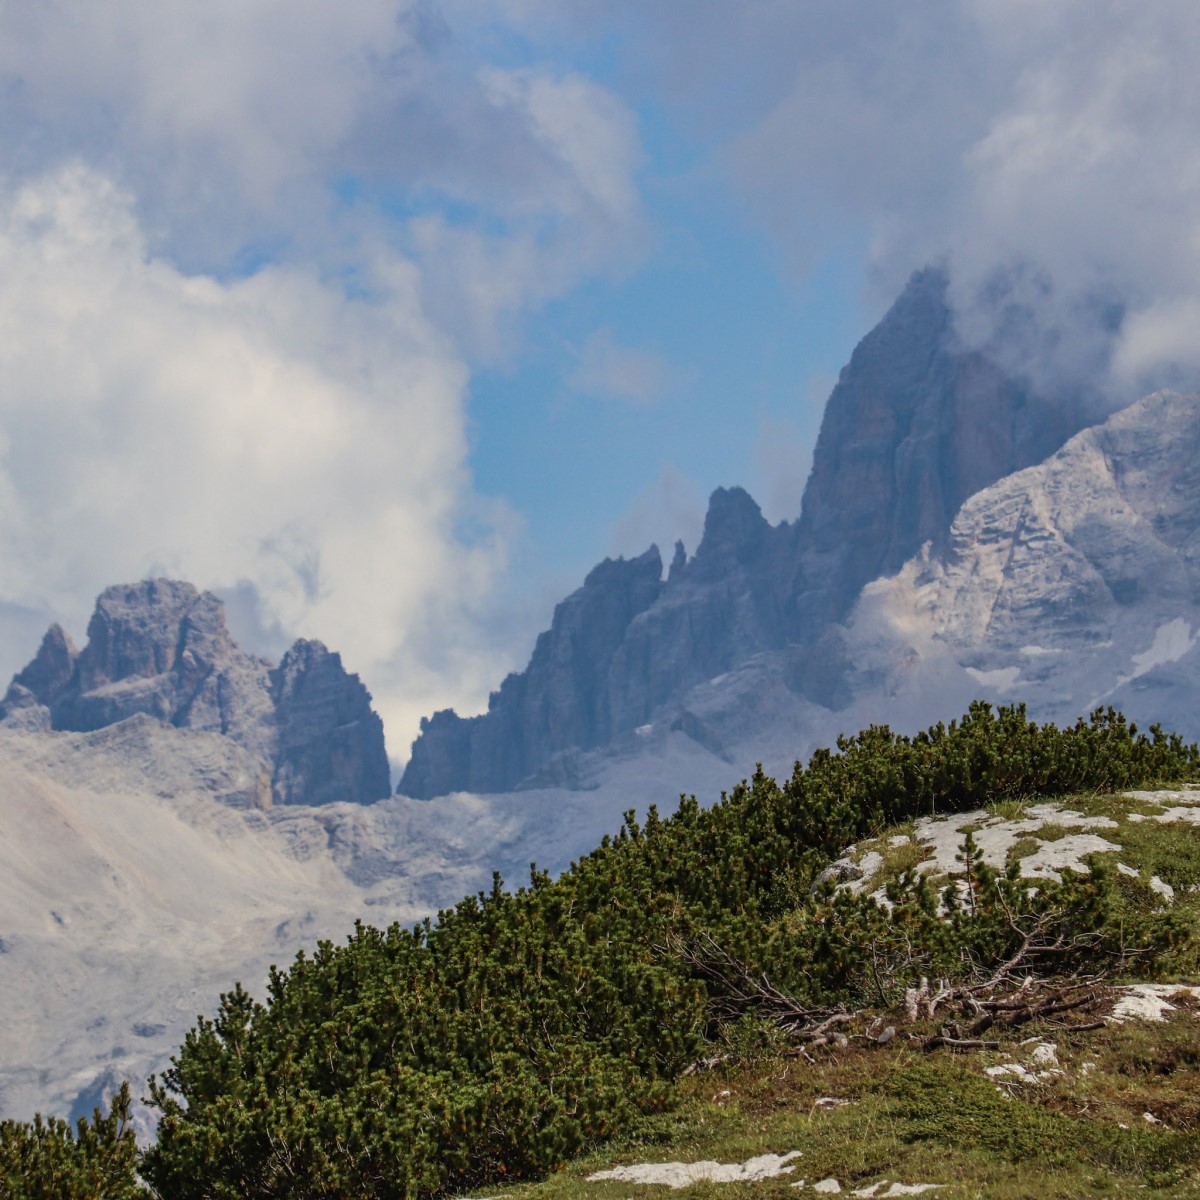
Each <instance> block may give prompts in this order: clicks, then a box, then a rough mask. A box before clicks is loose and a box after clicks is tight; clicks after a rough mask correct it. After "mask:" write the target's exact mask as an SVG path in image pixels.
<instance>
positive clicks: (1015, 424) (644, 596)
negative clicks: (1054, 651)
mask: <svg viewBox="0 0 1200 1200" xmlns="http://www.w3.org/2000/svg"><path fill="white" fill-rule="evenodd" d="M947 287H948V281H947V278H946V275H945V273H944V272H943V271H940V270H928V271H922V272H918V273H917V274H915V275H914V276H913V277H912V279H911V280H910V281H909V283H908V285H907V287H906V288H905V289H904V292H903V293H902V294H901V296H900V297H899V298H898V299H897V300H896V302H895V303H894V304H893V305H892V307H891V309H890V310H889V311H888V312H887V314H886V315H885V316H884V318H883V319H882V320H881V321H880V322H879V324H878V325H877V326H876V327H875V329H873V330H872V331H871V332H870V333H868V334H867V336H866V337H865V338H863V340H862V342H860V344H859V345H858V347H857V348H856V349H855V351H854V354H853V355H852V357H851V359H850V362H849V363H848V364H847V366H846V368H845V369H844V370H843V371H842V373H841V376H840V377H839V380H838V383H837V386H836V387H835V388H834V390H833V393H832V395H831V396H830V398H829V402H828V404H827V406H826V409H825V414H824V418H823V420H822V424H821V431H820V435H819V437H818V440H817V445H816V448H815V450H814V455H813V467H812V472H811V475H810V476H809V480H808V484H807V487H806V489H805V493H804V500H803V505H802V510H801V513H800V515H799V519H798V520H796V521H795V522H792V523H786V522H785V523H784V524H782V525H779V526H772V525H770V523H769V522H768V521H767V520H766V519H765V518H764V517H763V514H762V511H761V510H760V509H759V507H758V505H757V504H756V503H755V502H754V500H753V499H752V498H751V496H750V495H749V494H748V493H747V492H746V491H745V490H744V489H742V488H737V487H734V488H718V489H717V491H716V492H714V493H713V495H712V498H711V500H710V503H709V507H708V513H707V515H706V518H705V524H704V534H703V537H702V539H701V542H700V545H699V546H698V547H697V549H696V553H695V555H694V556H693V557H692V558H691V559H688V558H687V557H686V555H685V554H684V553H683V552H682V547H677V548H676V552H675V555H674V557H673V559H672V562H671V569H670V572H669V574H668V577H667V579H666V580H665V581H662V580H661V578H660V572H661V564H660V560H659V557H658V552H657V551H656V550H655V551H653V552H652V557H651V558H646V556H643V557H642V559H635V560H632V562H630V563H609V562H605V563H602V564H600V566H599V567H597V568H596V569H595V570H594V571H593V572H592V573H591V574H589V576H588V577H587V579H586V580H585V581H584V586H583V587H582V588H581V589H579V591H577V592H575V593H574V594H573V595H572V596H570V597H568V599H567V600H565V601H564V602H563V603H562V604H561V605H560V606H559V607H558V609H557V610H556V611H555V614H554V619H553V621H552V623H551V628H550V629H549V630H548V631H547V632H546V633H544V634H543V635H542V636H541V637H540V638H539V639H538V642H537V645H536V646H535V648H534V652H533V656H532V658H531V660H530V663H529V667H528V668H527V670H526V671H524V672H521V673H520V674H517V675H512V676H510V677H509V678H508V679H506V680H505V681H504V683H503V685H502V686H501V688H500V690H499V692H498V693H497V694H496V695H494V696H493V697H492V701H491V703H490V704H489V708H488V712H487V714H486V715H484V716H481V717H475V718H471V719H470V720H468V721H463V720H460V718H458V717H457V716H455V715H454V714H453V713H451V712H443V713H439V714H438V715H437V716H436V717H435V718H434V719H433V720H432V721H430V722H429V723H428V724H427V725H424V726H422V734H421V737H420V738H419V739H418V740H417V742H416V744H415V745H414V747H413V756H412V760H411V763H410V765H409V769H408V770H407V771H406V773H405V775H404V778H403V780H402V781H401V789H402V790H403V791H405V792H406V793H407V794H409V795H413V796H435V795H439V794H441V793H443V792H448V791H451V790H456V789H472V790H477V791H504V790H508V789H510V788H513V787H515V786H518V785H519V784H522V783H525V784H529V783H531V782H533V781H535V780H537V781H541V780H545V779H547V778H551V779H554V780H559V781H561V780H563V779H566V778H567V776H566V775H564V774H563V768H562V763H564V762H565V761H566V759H567V758H568V757H569V756H570V755H571V754H572V753H577V752H579V751H585V750H588V749H589V748H592V747H600V746H603V745H605V744H606V743H608V742H611V741H612V740H613V739H618V738H621V737H628V736H630V735H632V734H634V733H635V731H637V730H645V729H646V728H647V727H651V726H652V727H654V728H659V727H661V726H663V725H666V726H667V727H671V728H688V729H696V728H699V726H698V724H697V723H696V722H695V721H691V722H690V723H689V718H688V714H687V712H686V711H685V709H686V707H687V704H688V703H689V701H688V700H687V697H688V696H689V695H690V694H691V693H692V691H693V690H694V689H698V688H701V687H704V686H706V685H707V684H708V683H709V682H710V681H712V680H714V679H718V678H721V679H724V678H725V677H726V676H728V675H729V673H730V672H732V671H735V670H737V669H739V668H740V667H742V666H744V665H745V664H747V663H749V662H750V661H751V660H755V659H756V658H758V657H760V656H763V655H784V656H786V658H787V666H786V669H785V670H783V672H782V675H781V679H783V680H784V682H783V683H781V684H780V686H781V688H783V689H785V690H786V691H787V693H788V695H787V696H785V697H783V698H782V699H783V701H784V702H787V703H791V702H793V701H795V700H796V699H797V698H799V699H800V700H801V701H803V702H806V703H807V702H814V703H818V704H819V703H824V702H825V701H826V700H830V699H831V698H832V697H837V696H842V695H843V694H845V692H846V688H845V686H844V679H843V676H844V674H845V671H846V663H845V657H844V654H843V652H842V650H841V649H840V645H841V643H840V641H839V638H838V637H837V635H836V627H837V625H838V623H839V622H841V621H843V620H844V619H845V618H846V617H847V615H848V614H849V613H850V611H851V609H852V608H853V605H854V603H855V601H856V599H857V598H858V596H859V594H860V593H861V592H862V589H863V588H864V586H866V585H867V584H868V583H870V582H871V581H873V580H875V579H878V578H879V577H880V576H883V575H888V574H891V573H894V572H895V571H897V570H899V568H900V567H901V566H902V565H903V564H904V563H905V562H907V561H908V560H909V559H911V558H912V557H913V555H915V554H916V553H917V552H918V551H919V550H920V549H921V547H922V546H923V545H924V544H926V543H929V544H931V545H933V546H935V547H939V546H945V545H946V544H947V540H948V538H949V531H950V526H951V522H952V521H953V519H954V516H955V514H956V513H957V512H958V510H959V509H960V507H961V506H962V504H963V502H964V501H965V500H966V499H967V498H968V497H969V496H971V495H973V494H974V493H976V492H977V491H979V490H980V489H981V488H986V487H988V486H989V485H991V484H993V483H995V482H996V481H997V480H998V479H1001V478H1003V477H1005V476H1007V475H1009V474H1010V473H1011V472H1013V471H1016V470H1019V469H1020V468H1022V467H1027V466H1031V465H1033V464H1034V463H1038V462H1041V461H1042V460H1043V459H1044V458H1046V457H1047V456H1048V455H1049V454H1051V453H1053V452H1054V451H1055V450H1057V449H1058V448H1059V447H1060V446H1061V445H1062V444H1063V443H1064V442H1065V441H1066V440H1067V438H1069V437H1070V436H1071V435H1072V434H1074V433H1076V432H1078V430H1079V429H1080V428H1082V427H1083V425H1084V424H1085V423H1086V417H1087V414H1086V413H1085V412H1084V411H1083V410H1082V408H1081V407H1080V406H1079V405H1077V404H1074V403H1072V402H1063V401H1061V400H1060V401H1056V402H1055V403H1049V402H1048V401H1045V400H1044V399H1042V398H1041V397H1039V396H1037V395H1035V394H1034V393H1032V392H1031V391H1030V389H1029V388H1028V387H1026V386H1025V385H1024V384H1022V383H1021V382H1020V381H1018V380H1016V379H1014V378H1012V377H1011V376H1010V375H1008V374H1006V373H1005V371H1004V370H1003V369H1002V368H1001V367H999V366H998V365H997V364H996V363H995V362H993V361H992V360H991V359H990V358H989V357H988V356H987V354H986V353H984V352H983V351H980V350H973V349H969V348H967V347H964V345H963V344H962V342H961V341H960V339H959V337H958V335H957V333H956V331H955V327H954V316H953V312H952V311H951V308H950V304H949V301H948V299H947ZM648 553H651V552H648ZM789 697H790V699H789ZM710 699H711V697H710ZM706 703H707V701H706ZM689 736H692V735H691V734H689ZM720 740H721V739H720V738H713V739H709V741H708V742H707V743H706V744H709V745H712V746H715V745H717V744H718V743H719V742H720ZM547 772H550V773H551V774H550V776H547V774H546V773H547ZM554 772H557V774H554Z"/></svg>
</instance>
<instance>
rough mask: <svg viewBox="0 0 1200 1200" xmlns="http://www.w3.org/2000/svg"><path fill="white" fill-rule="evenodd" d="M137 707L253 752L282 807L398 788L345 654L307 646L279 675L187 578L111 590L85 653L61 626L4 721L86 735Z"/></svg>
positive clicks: (362, 798) (20, 677)
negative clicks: (240, 642)
mask: <svg viewBox="0 0 1200 1200" xmlns="http://www.w3.org/2000/svg"><path fill="white" fill-rule="evenodd" d="M139 714H144V715H147V716H151V717H154V718H156V719H157V720H159V721H162V722H164V723H166V724H170V725H175V726H177V727H179V728H182V729H195V730H202V731H205V732H213V733H220V734H223V735H224V736H226V737H228V738H230V739H231V740H232V741H233V742H236V743H237V744H238V745H239V746H241V747H243V748H244V749H246V750H249V751H250V752H251V753H252V754H254V755H256V756H257V757H258V758H259V759H260V760H261V761H262V763H263V770H264V772H265V774H266V776H267V778H269V779H270V780H271V788H270V793H269V794H270V795H271V796H273V798H274V802H275V803H278V804H320V803H327V802H329V801H332V800H353V801H357V802H369V801H372V800H378V799H381V798H382V797H384V796H386V795H387V794H388V792H389V790H390V789H389V779H388V767H387V758H386V754H385V753H384V743H383V730H382V726H381V725H380V722H379V718H378V717H377V716H376V715H375V713H374V712H373V711H371V707H370V696H369V694H368V693H367V690H366V689H365V688H364V687H363V685H362V683H361V682H360V681H359V679H358V677H357V676H355V675H350V674H348V673H347V672H346V671H345V670H344V668H343V667H342V664H341V659H340V658H339V657H338V656H337V655H336V654H330V653H329V652H328V651H327V650H325V648H324V647H323V646H321V645H320V643H319V642H299V643H297V644H296V646H294V647H293V648H292V650H291V651H289V653H288V655H287V656H286V657H285V659H284V662H283V663H282V664H281V665H280V667H279V668H278V669H277V670H275V671H273V670H272V669H271V664H270V663H268V662H266V661H265V660H263V659H260V658H255V657H254V656H252V655H249V654H246V653H245V652H244V651H242V650H240V649H239V648H238V646H237V645H236V644H235V643H234V641H233V639H232V637H231V636H230V634H229V631H228V629H227V628H226V626H225V608H224V605H223V604H222V602H221V601H220V600H219V599H218V598H217V597H216V596H214V595H212V593H210V592H200V591H197V589H196V588H194V587H193V586H192V585H191V584H189V583H181V582H178V581H175V580H167V579H153V580H144V581H142V582H141V583H136V584H127V585H121V586H118V587H111V588H108V589H107V590H106V591H105V592H103V593H102V594H101V595H100V597H99V598H98V600H97V601H96V609H95V612H94V613H93V614H92V619H91V621H90V622H89V624H88V640H87V645H86V646H85V647H84V648H83V650H82V651H76V649H75V647H74V646H73V645H72V644H71V641H70V639H69V638H68V637H67V635H66V634H65V633H64V632H63V630H62V629H61V627H59V626H58V625H54V626H52V627H51V628H50V630H49V631H48V632H47V633H46V636H45V637H44V638H43V639H42V645H41V647H40V648H39V650H38V653H37V655H36V656H35V657H34V659H33V661H32V662H31V663H30V664H29V665H28V666H27V667H25V668H24V670H22V671H21V672H19V673H18V674H17V675H16V676H15V678H14V679H13V682H12V684H11V685H10V687H9V690H8V693H7V695H6V696H5V697H4V700H3V701H2V702H0V720H3V721H4V722H6V723H8V724H10V725H20V726H23V727H25V728H42V729H58V730H74V731H77V732H88V731H91V730H98V729H104V728H106V727H108V726H110V725H115V724H117V723H118V722H120V721H124V720H126V719H127V718H129V717H132V716H135V715H139ZM265 794H267V793H266V789H265V788H264V795H265Z"/></svg>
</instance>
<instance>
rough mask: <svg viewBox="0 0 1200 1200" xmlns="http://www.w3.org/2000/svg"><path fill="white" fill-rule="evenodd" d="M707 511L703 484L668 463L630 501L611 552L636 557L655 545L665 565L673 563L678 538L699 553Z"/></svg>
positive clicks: (687, 548) (611, 546)
mask: <svg viewBox="0 0 1200 1200" xmlns="http://www.w3.org/2000/svg"><path fill="white" fill-rule="evenodd" d="M705 510H706V498H705V496H704V494H703V492H702V491H701V490H700V485H699V484H698V483H697V482H696V481H695V480H694V479H691V478H690V477H688V476H687V475H684V474H682V473H681V472H679V471H678V470H676V469H675V468H674V467H672V466H666V467H664V468H663V469H662V471H661V473H660V474H659V477H658V478H657V479H656V480H655V481H654V482H653V483H652V484H650V485H649V486H648V487H645V488H643V489H642V490H641V491H640V492H638V494H637V495H636V496H634V497H633V499H632V500H631V501H630V503H629V507H628V508H627V509H626V510H625V513H624V514H623V515H622V516H621V518H620V519H619V520H618V521H617V523H616V525H615V527H614V528H613V533H612V537H611V538H610V539H609V548H608V553H609V554H610V555H613V556H616V555H624V556H625V557H626V558H632V557H635V556H636V555H638V554H642V553H644V552H645V551H646V550H647V549H649V547H650V546H651V545H655V546H657V547H658V549H659V553H660V554H661V555H662V560H663V565H664V567H667V566H670V563H671V556H672V554H673V552H674V549H675V542H676V541H677V540H678V541H682V542H683V544H684V547H685V548H686V550H687V553H688V554H689V555H691V554H695V552H696V547H697V546H698V545H699V544H700V536H701V534H702V533H703V532H704V513H705Z"/></svg>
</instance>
